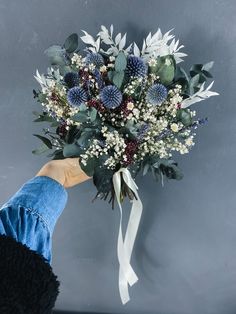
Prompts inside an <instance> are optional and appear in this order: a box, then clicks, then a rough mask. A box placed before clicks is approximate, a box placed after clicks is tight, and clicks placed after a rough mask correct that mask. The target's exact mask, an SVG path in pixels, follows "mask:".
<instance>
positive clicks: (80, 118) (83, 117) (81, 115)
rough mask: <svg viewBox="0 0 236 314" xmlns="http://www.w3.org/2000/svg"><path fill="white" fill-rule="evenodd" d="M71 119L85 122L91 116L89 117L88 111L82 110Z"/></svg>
mask: <svg viewBox="0 0 236 314" xmlns="http://www.w3.org/2000/svg"><path fill="white" fill-rule="evenodd" d="M70 119H71V120H73V121H76V122H81V123H83V122H86V121H88V119H89V117H88V114H87V111H81V112H78V113H76V114H75V115H73V116H72V117H71V118H70Z"/></svg>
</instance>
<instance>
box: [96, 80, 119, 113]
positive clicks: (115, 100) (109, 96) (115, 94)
mask: <svg viewBox="0 0 236 314" xmlns="http://www.w3.org/2000/svg"><path fill="white" fill-rule="evenodd" d="M99 96H100V99H101V101H102V103H103V105H104V106H105V107H107V108H109V109H114V108H116V107H118V106H119V105H120V104H121V101H122V93H121V92H120V90H119V89H118V88H117V87H116V86H114V85H108V86H105V87H104V88H103V89H102V90H101V92H100V94H99Z"/></svg>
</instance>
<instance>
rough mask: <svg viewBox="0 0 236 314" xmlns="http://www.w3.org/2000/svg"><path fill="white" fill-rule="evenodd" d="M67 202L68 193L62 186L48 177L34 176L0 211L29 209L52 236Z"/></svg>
mask: <svg viewBox="0 0 236 314" xmlns="http://www.w3.org/2000/svg"><path fill="white" fill-rule="evenodd" d="M67 200H68V192H67V190H66V189H65V187H64V186H63V185H62V184H60V183H59V182H58V181H56V180H54V179H52V178H51V177H48V176H35V177H33V178H32V179H30V180H28V181H27V182H26V183H25V184H23V185H22V186H21V188H20V189H19V190H18V191H17V192H16V193H15V194H14V195H13V196H12V197H11V198H10V199H9V200H8V201H7V202H5V203H4V204H3V205H2V207H1V208H0V210H2V209H3V208H4V207H15V208H17V207H19V206H21V207H24V208H27V209H30V210H31V213H32V214H35V215H37V216H39V217H40V218H41V219H42V221H43V222H44V224H45V225H46V226H47V228H48V230H49V232H50V235H51V236H52V234H53V230H54V227H55V225H56V222H57V219H58V218H59V216H60V215H61V213H62V211H63V209H64V208H65V206H66V203H67Z"/></svg>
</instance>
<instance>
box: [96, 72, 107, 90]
mask: <svg viewBox="0 0 236 314" xmlns="http://www.w3.org/2000/svg"><path fill="white" fill-rule="evenodd" d="M93 75H94V77H95V80H96V83H97V84H98V88H99V89H101V88H102V87H103V86H104V84H105V83H104V81H103V79H102V75H101V73H100V71H99V70H98V69H94V70H93Z"/></svg>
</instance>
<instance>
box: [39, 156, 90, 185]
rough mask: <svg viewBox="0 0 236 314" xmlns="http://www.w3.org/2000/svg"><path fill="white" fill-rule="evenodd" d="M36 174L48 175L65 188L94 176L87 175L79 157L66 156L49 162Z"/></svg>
mask: <svg viewBox="0 0 236 314" xmlns="http://www.w3.org/2000/svg"><path fill="white" fill-rule="evenodd" d="M36 176H48V177H51V178H53V179H54V180H56V181H58V182H59V183H61V184H62V185H63V186H64V187H65V188H69V187H73V186H75V185H77V184H79V183H81V182H84V181H86V180H88V179H91V178H92V177H89V176H87V175H86V173H85V172H84V171H83V170H82V169H81V167H80V165H79V158H65V159H59V160H51V161H49V162H47V163H46V164H45V165H44V166H43V167H42V168H41V169H40V171H39V172H38V173H37V174H36Z"/></svg>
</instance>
